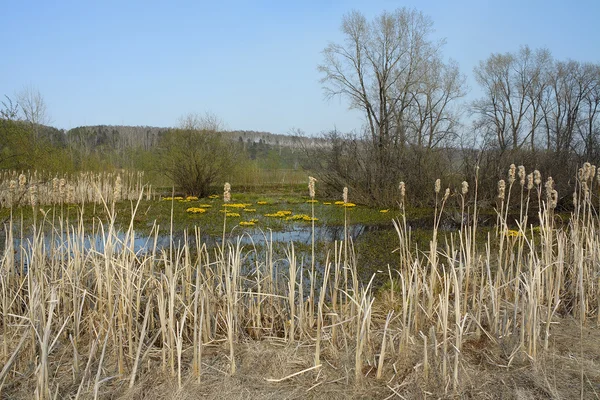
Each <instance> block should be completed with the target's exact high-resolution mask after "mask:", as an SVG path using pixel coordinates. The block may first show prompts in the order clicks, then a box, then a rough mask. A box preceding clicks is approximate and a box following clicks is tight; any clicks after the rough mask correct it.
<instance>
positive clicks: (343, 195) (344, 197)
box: [342, 186, 348, 203]
mask: <svg viewBox="0 0 600 400" xmlns="http://www.w3.org/2000/svg"><path fill="white" fill-rule="evenodd" d="M342 200H344V203H347V202H348V188H347V187H346V186H344V191H343V192H342Z"/></svg>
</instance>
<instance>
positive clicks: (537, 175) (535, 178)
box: [533, 169, 542, 186]
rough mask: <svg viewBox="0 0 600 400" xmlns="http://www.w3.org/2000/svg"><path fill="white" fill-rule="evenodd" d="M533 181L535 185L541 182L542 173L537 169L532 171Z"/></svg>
mask: <svg viewBox="0 0 600 400" xmlns="http://www.w3.org/2000/svg"><path fill="white" fill-rule="evenodd" d="M533 182H534V183H535V184H536V186H540V185H541V184H542V174H540V171H538V170H537V169H536V170H534V171H533Z"/></svg>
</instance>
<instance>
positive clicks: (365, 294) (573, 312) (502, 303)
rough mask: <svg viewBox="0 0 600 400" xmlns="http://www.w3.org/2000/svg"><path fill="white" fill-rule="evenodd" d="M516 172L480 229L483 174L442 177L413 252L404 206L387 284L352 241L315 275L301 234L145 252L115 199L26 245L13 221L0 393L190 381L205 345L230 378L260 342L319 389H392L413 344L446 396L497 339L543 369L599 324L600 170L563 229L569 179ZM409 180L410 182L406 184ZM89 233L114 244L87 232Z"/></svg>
mask: <svg viewBox="0 0 600 400" xmlns="http://www.w3.org/2000/svg"><path fill="white" fill-rule="evenodd" d="M513 173H514V172H510V173H509V179H508V182H509V183H508V187H506V186H505V187H504V192H503V193H502V197H499V199H498V204H497V215H498V220H497V221H498V223H497V229H494V230H491V231H483V230H481V229H478V226H477V220H478V218H477V215H478V212H479V211H478V209H477V206H476V204H477V203H476V195H477V185H476V181H475V188H474V190H472V191H469V190H468V186H465V185H463V186H462V188H461V189H460V192H458V191H457V192H456V193H452V191H451V190H450V189H448V190H446V191H445V192H444V193H443V194H442V192H441V182H436V185H435V187H434V189H435V190H434V194H435V196H436V198H437V205H436V213H435V215H434V216H433V219H434V232H433V235H432V240H431V241H430V244H429V246H428V248H427V249H417V248H416V247H415V244H414V242H413V240H412V234H411V229H410V227H409V224H408V223H407V221H406V218H400V219H399V220H396V221H394V226H395V229H396V231H397V233H398V243H399V245H398V249H397V253H398V254H399V260H398V264H397V265H392V266H387V267H383V266H382V271H383V272H381V273H382V274H386V275H388V276H389V285H386V286H384V287H383V288H379V289H377V290H375V289H374V288H373V286H372V282H373V279H371V280H370V281H369V282H360V281H359V279H358V276H359V274H358V269H359V268H360V266H359V265H358V258H357V257H356V255H355V252H354V250H353V246H352V244H351V243H347V242H346V241H344V242H343V243H335V244H334V246H333V250H332V251H331V253H328V254H326V255H325V256H324V258H323V259H322V260H320V262H317V263H315V260H314V259H313V260H311V267H310V269H309V270H308V271H307V269H305V268H304V260H303V259H298V254H296V251H295V249H294V245H293V243H291V244H289V246H288V248H287V253H286V257H285V258H283V259H276V258H274V256H273V242H272V240H271V239H269V236H268V235H265V241H266V246H264V247H261V248H259V247H255V246H247V247H244V246H243V245H242V241H241V240H240V239H236V240H232V241H224V242H223V244H222V246H218V247H217V248H214V249H209V248H208V247H207V246H206V245H205V244H203V243H202V241H201V236H200V230H199V229H195V230H194V231H193V232H191V233H190V235H191V236H192V237H194V239H195V241H189V240H186V241H183V242H177V243H176V242H172V243H171V244H170V246H168V247H166V248H161V249H159V248H157V246H156V243H157V238H158V235H159V232H158V228H155V230H154V231H153V234H151V235H150V237H151V238H154V241H153V243H152V242H150V243H149V246H148V248H147V249H146V250H145V251H143V252H142V251H136V250H135V247H134V244H135V239H136V232H135V231H134V229H133V224H131V225H130V226H129V227H128V228H127V229H126V230H125V231H124V232H120V231H119V228H118V227H117V226H115V224H114V221H115V218H114V214H112V213H113V211H112V210H113V209H114V208H112V207H111V205H110V204H107V203H104V206H105V207H106V209H107V212H108V213H109V218H108V220H107V221H104V222H102V223H99V224H98V225H95V226H94V227H92V228H90V227H87V226H84V225H83V223H81V222H80V221H69V224H67V222H66V221H58V222H57V221H54V222H52V221H50V220H48V219H47V218H46V217H45V216H44V217H43V219H41V220H38V221H37V222H36V226H34V227H33V235H32V236H31V237H29V238H28V239H26V240H21V241H19V242H17V241H15V236H14V233H13V231H15V230H17V229H16V228H17V227H18V226H19V224H20V223H21V222H20V221H18V220H15V221H13V220H11V221H9V222H8V224H7V226H6V228H5V231H6V239H5V245H4V252H3V253H2V258H1V259H0V271H1V274H0V295H1V298H0V305H1V317H2V318H1V322H2V325H1V330H0V333H1V335H0V336H1V338H2V346H1V352H0V365H4V367H3V368H2V370H1V372H0V391H1V394H2V395H3V396H7V397H16V396H18V395H19V394H20V396H21V397H27V396H26V395H23V393H29V394H31V395H33V396H35V397H36V398H38V399H45V398H56V397H59V398H64V397H72V398H81V397H88V398H91V397H93V398H98V397H102V396H103V393H104V395H106V392H105V391H117V392H118V391H121V392H125V391H126V389H127V388H128V387H129V388H130V387H133V386H134V385H135V384H136V382H137V381H138V380H139V379H140V378H141V377H143V376H144V375H152V374H155V373H156V371H163V372H164V373H165V374H167V375H170V376H172V379H173V380H175V381H176V382H177V385H178V387H180V388H181V387H182V386H184V385H185V384H186V382H187V381H189V380H190V379H191V380H193V381H194V382H198V383H201V382H202V377H203V375H204V374H205V373H207V372H206V370H207V369H209V368H210V369H218V368H217V367H215V366H213V365H211V364H210V363H207V362H206V352H207V350H208V349H210V351H211V354H212V355H213V356H214V354H215V353H217V354H220V355H222V357H225V358H226V360H227V363H226V364H227V365H228V366H227V368H226V370H220V371H221V372H222V373H223V374H227V375H235V374H236V373H237V370H238V368H239V367H240V364H239V363H240V362H239V355H238V354H239V351H240V350H241V349H243V346H245V343H247V342H248V341H269V342H274V343H278V344H281V345H283V346H291V347H295V348H298V347H302V348H305V349H307V350H306V351H309V352H311V353H312V354H313V355H314V357H313V358H312V360H310V361H308V362H307V363H306V364H305V365H303V366H299V367H298V370H297V371H296V372H294V373H293V374H290V375H285V376H280V377H272V376H265V378H268V379H269V380H268V381H267V382H271V383H279V382H283V381H287V380H288V379H292V378H293V379H297V378H298V377H299V376H301V375H311V376H314V382H317V384H319V383H318V382H319V379H321V378H320V376H321V375H320V374H321V370H322V369H323V368H325V367H327V368H332V369H334V370H335V371H338V372H337V373H338V374H341V375H343V376H345V381H346V382H350V381H354V382H355V383H356V387H361V385H363V384H366V383H364V382H365V379H368V377H369V376H373V377H374V378H376V379H377V381H382V382H385V385H386V386H387V387H388V388H389V390H390V391H391V392H392V396H393V395H394V393H396V394H398V393H400V391H401V390H403V387H404V385H405V383H404V378H403V374H402V373H401V371H399V370H398V365H400V364H402V362H403V360H405V359H406V357H407V355H408V354H413V353H418V354H420V356H419V358H418V359H419V360H420V361H419V362H417V363H415V364H414V365H413V367H412V369H413V370H414V373H415V374H417V377H418V379H419V381H420V382H421V386H422V387H423V388H426V389H423V390H424V391H425V392H427V390H434V389H435V390H437V391H438V395H444V394H447V395H460V394H461V393H463V391H465V390H466V389H465V388H467V387H469V385H471V386H472V385H473V384H472V382H471V378H469V371H470V369H469V368H470V367H469V363H468V360H467V359H466V358H465V351H466V350H465V349H467V348H473V346H474V344H477V343H486V346H489V347H494V348H497V349H499V350H498V351H501V352H502V354H503V360H504V361H503V362H504V364H503V365H502V368H505V369H510V368H511V366H512V365H513V364H515V363H520V365H522V363H523V362H528V363H530V365H532V367H533V368H536V367H539V366H540V364H539V363H540V360H542V359H543V354H544V353H545V352H546V351H549V349H550V348H551V347H552V326H553V324H554V323H556V322H557V321H559V319H560V318H576V319H577V321H578V322H579V323H580V324H581V326H582V327H583V326H587V325H590V324H598V323H599V322H600V313H599V307H600V296H599V287H600V235H599V219H598V214H597V212H596V209H595V207H594V204H592V202H593V200H594V199H596V198H597V197H596V196H594V195H593V194H594V193H596V192H597V190H598V186H599V185H598V180H597V177H596V176H595V169H594V173H592V166H590V165H587V164H586V166H584V167H583V169H582V171H581V172H580V174H579V177H578V180H577V182H578V184H577V189H576V191H575V193H574V199H575V203H576V204H575V208H574V211H573V212H572V213H571V216H570V219H569V220H568V222H566V221H565V222H563V223H561V224H558V223H557V215H556V211H555V207H556V204H555V200H556V197H557V196H556V194H555V193H553V192H552V190H554V189H552V188H551V186H550V185H549V186H548V187H547V188H546V189H547V192H545V191H544V190H543V189H542V186H541V180H540V179H535V180H533V179H532V185H529V183H527V182H526V181H525V179H520V180H516V179H515V178H514V177H513V176H512V175H511V174H513ZM519 173H520V175H521V174H522V175H523V176H525V175H524V171H523V172H522V173H521V170H520V172H519ZM515 185H518V186H515ZM402 186H403V187H402V193H404V190H405V189H409V188H405V187H404V185H402ZM519 186H520V187H519ZM143 195H144V194H143V193H142V192H141V191H140V193H139V194H138V196H139V197H138V200H139V199H141V198H142V196H143ZM469 195H470V196H471V197H470V198H469ZM454 198H456V199H458V200H459V204H461V209H462V213H463V215H462V221H463V222H462V223H461V227H460V229H458V230H456V231H455V232H447V233H446V234H443V233H442V232H441V231H440V220H441V218H442V216H443V213H444V209H445V208H446V207H447V204H448V202H449V201H452V200H453V199H454ZM515 199H516V200H515ZM345 200H347V199H345ZM465 204H469V205H471V207H473V206H474V208H473V209H471V210H470V209H469V207H470V206H465ZM531 204H536V205H539V208H538V211H537V212H538V215H537V218H536V219H537V221H539V223H536V224H535V225H534V224H531V223H529V220H528V216H529V214H530V210H531V209H532V208H531ZM402 207H403V202H401V209H403V208H402ZM511 215H518V217H511ZM347 218H349V217H347ZM48 228H49V229H50V231H51V232H53V234H52V235H53V236H52V238H53V239H52V240H47V236H45V234H44V232H48ZM22 229H23V228H22ZM88 235H99V237H101V238H102V241H101V243H100V244H99V245H97V244H96V243H95V242H94V241H91V243H90V242H88V243H87V244H86V241H85V238H86V236H88ZM186 236H187V235H186ZM171 237H172V236H171ZM16 243H20V245H19V246H18V247H17V245H16ZM190 243H195V245H192V244H190ZM312 254H314V253H312ZM313 266H315V267H313ZM319 276H320V277H319ZM305 279H308V280H309V282H308V285H306V284H305V282H304V280H305ZM305 286H306V287H310V288H311V289H310V290H309V291H308V293H305ZM582 368H583V367H582ZM583 376H584V374H583V369H582V381H581V391H582V395H583V394H584V393H590V392H589V390H590V389H589V387H587V384H586V382H585V380H584V379H583ZM340 379H341V378H340ZM317 384H315V385H317ZM432 388H434V389H432ZM312 389H313V388H312V387H311V388H310V389H309V390H312ZM315 390H316V389H315ZM311 393H312V392H311Z"/></svg>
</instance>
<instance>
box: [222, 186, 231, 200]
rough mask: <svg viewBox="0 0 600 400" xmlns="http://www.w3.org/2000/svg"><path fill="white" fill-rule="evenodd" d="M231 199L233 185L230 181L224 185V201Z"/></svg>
mask: <svg viewBox="0 0 600 400" xmlns="http://www.w3.org/2000/svg"><path fill="white" fill-rule="evenodd" d="M230 201H231V185H230V184H229V182H225V186H224V187H223V202H224V203H229V202H230Z"/></svg>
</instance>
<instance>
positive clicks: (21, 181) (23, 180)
mask: <svg viewBox="0 0 600 400" xmlns="http://www.w3.org/2000/svg"><path fill="white" fill-rule="evenodd" d="M25 185H27V177H26V176H25V174H21V175H19V187H20V188H21V189H23V188H25Z"/></svg>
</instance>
